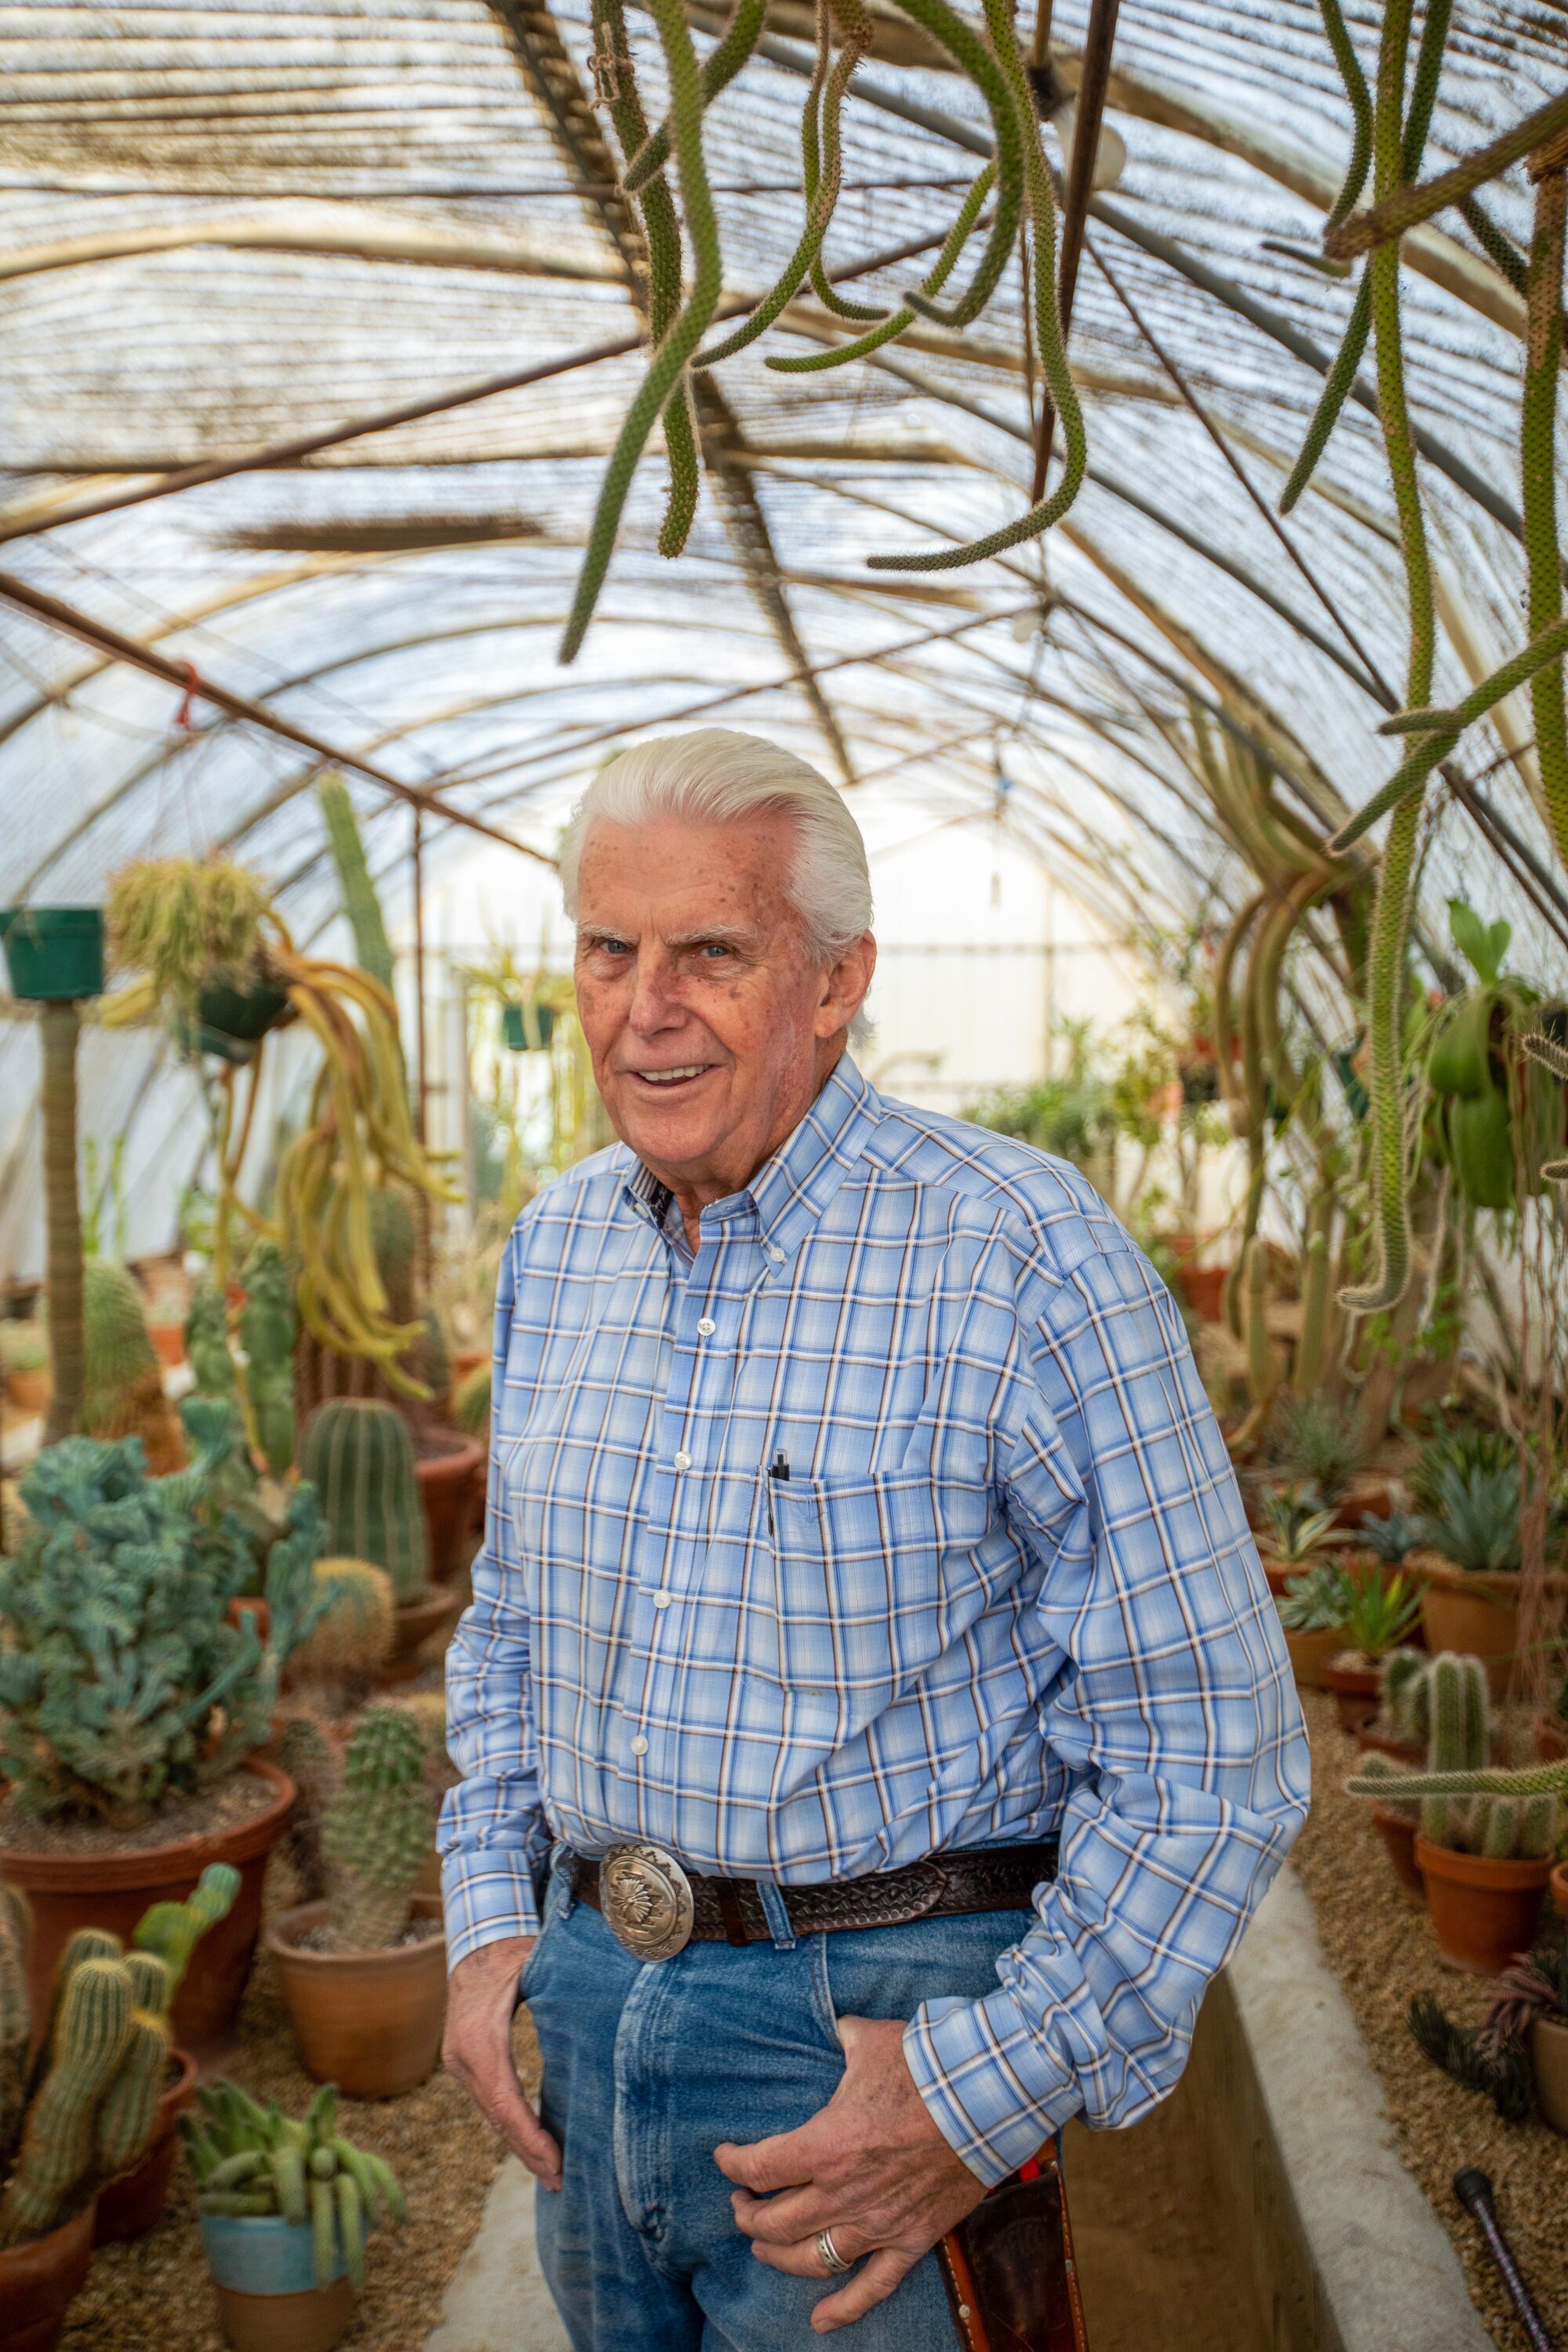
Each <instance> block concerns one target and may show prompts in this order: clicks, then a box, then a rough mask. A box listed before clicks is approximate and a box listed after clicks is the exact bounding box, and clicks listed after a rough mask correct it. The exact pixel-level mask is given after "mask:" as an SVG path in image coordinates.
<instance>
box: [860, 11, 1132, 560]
mask: <svg viewBox="0 0 1568 2352" xmlns="http://www.w3.org/2000/svg"><path fill="white" fill-rule="evenodd" d="M985 26H986V31H987V32H988V34H989V35H990V38H991V47H992V49H993V51H994V55H995V58H996V61H997V63H998V64H999V65H1000V67H1001V68H1002V72H1003V76H1004V78H1005V81H1006V84H1007V88H1008V91H1009V93H1010V95H1011V97H1012V100H1013V107H1014V112H1015V116H1016V121H1017V123H1018V127H1019V131H1020V133H1021V135H1022V138H1023V142H1024V191H1025V196H1026V203H1027V208H1028V216H1029V232H1030V247H1031V253H1030V258H1031V261H1032V264H1033V278H1034V287H1033V292H1034V305H1035V339H1036V343H1037V348H1038V351H1039V354H1040V367H1041V372H1042V373H1043V374H1044V376H1045V379H1046V383H1047V388H1048V390H1049V392H1050V395H1051V398H1052V400H1053V401H1054V402H1055V404H1056V411H1057V415H1058V416H1059V417H1060V418H1061V421H1062V439H1063V443H1064V446H1065V449H1066V465H1065V467H1064V469H1063V473H1062V478H1061V480H1060V481H1059V482H1058V485H1057V487H1056V489H1055V490H1054V491H1053V492H1052V493H1051V495H1050V496H1049V497H1048V498H1044V499H1040V500H1039V501H1038V503H1037V505H1035V506H1032V507H1031V508H1030V509H1029V510H1028V512H1027V513H1026V514H1023V515H1020V516H1019V517H1018V518H1017V520H1016V521H1015V522H1011V523H1007V524H1005V526H1004V527H1003V529H1002V530H994V531H992V532H990V533H989V534H988V535H987V536H986V537H985V538H984V539H977V540H972V541H970V543H969V544H968V545H967V546H966V547H950V548H944V549H942V551H940V552H938V553H933V554H930V555H873V556H871V557H869V558H868V563H869V567H870V569H871V570H872V571H873V572H951V571H953V570H955V569H956V568H957V567H958V566H959V565H961V564H966V563H979V562H984V560H985V558H986V557H988V556H992V555H1001V554H1004V553H1005V551H1006V550H1007V549H1008V548H1010V547H1017V546H1018V545H1019V544H1020V543H1021V542H1022V541H1025V540H1030V539H1038V538H1039V537H1040V536H1041V535H1042V534H1043V533H1044V532H1046V531H1047V530H1050V529H1051V526H1052V525H1053V524H1054V523H1058V522H1059V521H1060V520H1061V518H1062V517H1063V515H1065V514H1066V513H1067V511H1068V508H1069V507H1070V506H1071V505H1072V502H1073V500H1074V499H1076V498H1077V496H1078V494H1079V489H1080V488H1081V487H1082V483H1083V476H1084V467H1085V466H1086V464H1087V463H1088V458H1089V447H1088V442H1087V440H1086V437H1085V434H1084V425H1083V412H1082V410H1081V409H1080V408H1079V400H1078V392H1077V389H1076V387H1075V385H1074V383H1073V380H1072V376H1071V373H1069V371H1068V355H1067V337H1066V335H1065V334H1064V332H1063V331H1062V319H1061V308H1060V304H1059V302H1058V295H1057V207H1056V198H1055V196H1054V195H1053V194H1052V192H1051V175H1050V172H1049V169H1048V168H1047V163H1046V157H1045V150H1044V149H1043V147H1042V146H1041V144H1040V121H1039V116H1038V114H1037V111H1036V108H1035V100H1034V93H1033V91H1032V89H1030V87H1029V82H1028V79H1027V76H1026V74H1025V71H1024V61H1023V58H1021V57H1020V56H1019V54H1018V42H1017V37H1016V34H1015V32H1014V29H1013V18H1012V14H1011V12H1010V10H1009V8H1008V5H1007V0H985Z"/></svg>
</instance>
